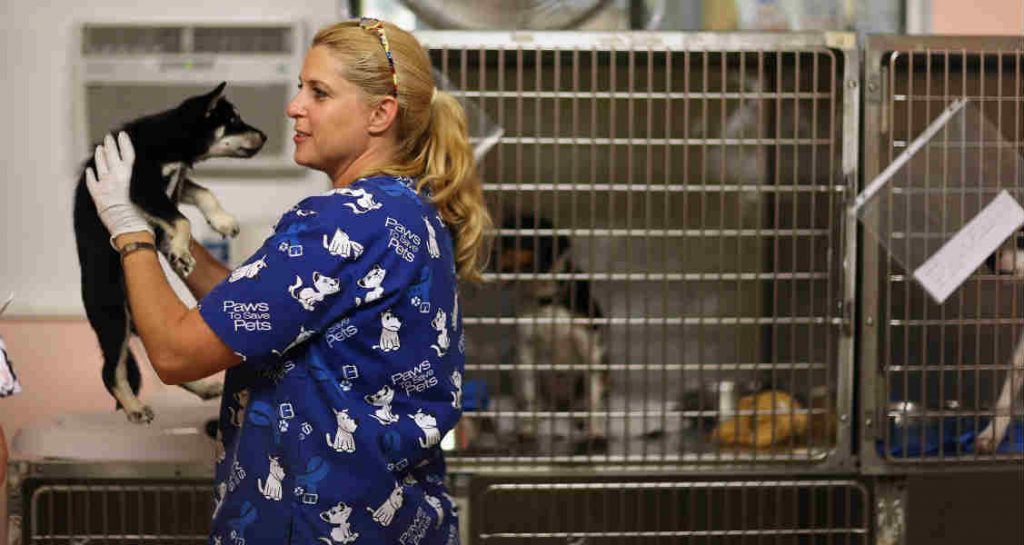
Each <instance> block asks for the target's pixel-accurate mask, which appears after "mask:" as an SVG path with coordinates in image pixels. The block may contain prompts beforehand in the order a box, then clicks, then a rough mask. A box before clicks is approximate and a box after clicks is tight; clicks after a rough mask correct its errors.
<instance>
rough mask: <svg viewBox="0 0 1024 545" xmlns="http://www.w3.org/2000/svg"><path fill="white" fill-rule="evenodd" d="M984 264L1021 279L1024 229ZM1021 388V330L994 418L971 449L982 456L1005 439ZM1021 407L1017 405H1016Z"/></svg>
mask: <svg viewBox="0 0 1024 545" xmlns="http://www.w3.org/2000/svg"><path fill="white" fill-rule="evenodd" d="M987 264H988V267H989V269H991V270H992V271H993V272H995V273H996V274H1010V275H1013V276H1014V277H1016V278H1018V279H1024V229H1022V230H1021V231H1020V232H1018V233H1017V234H1016V236H1014V243H1011V244H1007V245H1005V246H1004V247H1002V248H1000V249H999V250H998V251H996V253H994V254H992V255H991V256H990V257H989V258H988V260H987ZM1022 386H1024V331H1021V334H1020V338H1019V339H1017V344H1016V345H1015V347H1014V349H1013V357H1012V363H1011V366H1010V371H1009V372H1008V373H1007V374H1006V380H1005V381H1004V382H1003V389H1002V391H1001V392H1000V393H999V399H998V400H996V404H995V407H993V409H994V410H993V412H994V416H993V418H992V421H991V422H990V423H989V425H988V426H987V427H986V428H985V429H984V430H982V432H981V433H979V434H978V438H977V439H976V440H975V443H974V448H975V450H977V451H978V452H981V453H992V452H995V451H996V450H997V449H998V448H999V444H1000V443H1002V442H1003V439H1004V438H1005V437H1006V430H1007V429H1008V428H1009V427H1010V422H1011V421H1012V420H1013V415H1012V414H1011V411H1012V409H1013V400H1014V398H1015V397H1016V396H1017V395H1018V394H1019V393H1020V391H1021V387H1022ZM1017 406H1018V407H1020V405H1017Z"/></svg>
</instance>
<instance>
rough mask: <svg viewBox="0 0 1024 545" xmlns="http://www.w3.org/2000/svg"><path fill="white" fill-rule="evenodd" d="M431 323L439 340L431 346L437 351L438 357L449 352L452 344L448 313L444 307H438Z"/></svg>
mask: <svg viewBox="0 0 1024 545" xmlns="http://www.w3.org/2000/svg"><path fill="white" fill-rule="evenodd" d="M430 325H431V327H433V328H434V331H437V342H436V343H435V344H432V345H430V347H431V348H433V349H434V351H435V352H437V355H438V357H440V356H443V355H445V354H446V353H448V347H449V346H451V344H452V341H451V339H450V338H449V337H448V315H447V314H446V313H445V311H444V310H443V309H437V314H435V315H434V319H433V320H432V321H431V322H430Z"/></svg>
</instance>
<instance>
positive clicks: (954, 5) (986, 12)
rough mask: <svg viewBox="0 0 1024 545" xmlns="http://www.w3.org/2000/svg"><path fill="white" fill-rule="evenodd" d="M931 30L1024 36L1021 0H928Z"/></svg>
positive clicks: (942, 32)
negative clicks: (930, 9)
mask: <svg viewBox="0 0 1024 545" xmlns="http://www.w3.org/2000/svg"><path fill="white" fill-rule="evenodd" d="M931 4H932V17H931V24H932V28H931V33H932V34H976V35H991V34H1000V35H1018V36H1024V0H984V1H983V2H964V1H963V0H931Z"/></svg>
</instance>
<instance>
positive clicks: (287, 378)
mask: <svg viewBox="0 0 1024 545" xmlns="http://www.w3.org/2000/svg"><path fill="white" fill-rule="evenodd" d="M287 115H288V116H289V117H291V118H292V119H293V120H294V123H295V137H294V140H295V161H296V162H297V163H299V164H301V165H304V166H307V167H309V168H313V169H316V170H319V171H322V172H324V173H326V174H327V175H328V176H329V177H330V179H331V181H332V185H333V189H331V190H330V191H327V192H326V193H324V194H322V195H317V196H312V197H309V198H306V199H304V200H302V201H301V202H299V203H298V204H297V205H296V206H295V207H293V208H292V209H291V210H289V211H288V212H286V213H285V214H284V215H283V216H282V217H281V219H280V221H279V222H278V223H277V225H276V226H275V229H274V230H275V232H274V234H273V235H272V236H271V237H270V238H268V239H267V241H266V242H265V243H264V245H263V247H262V248H261V249H260V250H259V251H257V252H256V253H255V254H254V255H253V256H252V258H250V259H249V260H248V261H247V262H246V264H244V265H243V266H241V267H239V268H238V269H236V270H235V271H229V270H227V269H226V268H224V267H223V266H222V265H220V264H219V263H217V262H216V261H215V260H214V259H213V258H212V257H210V255H209V254H208V253H206V252H205V251H204V250H203V249H202V248H201V247H200V246H199V245H197V244H194V243H193V244H192V250H193V252H194V254H195V258H196V262H197V264H196V268H195V270H194V272H192V274H190V275H189V277H188V278H186V279H185V281H186V284H187V285H188V286H189V289H191V290H192V292H193V293H194V294H195V295H196V297H197V299H199V306H198V308H196V309H192V310H188V309H187V308H185V307H184V305H183V304H182V303H181V302H180V301H179V300H178V299H177V298H176V297H175V296H174V293H173V291H172V290H171V287H170V286H169V285H168V284H167V281H166V279H165V278H164V275H163V273H162V272H161V269H160V266H159V264H158V261H157V257H156V253H155V251H152V250H154V248H153V246H152V244H153V236H152V234H151V233H150V232H147V229H148V225H146V223H145V221H143V220H142V218H140V217H139V216H138V214H137V213H136V212H135V209H134V207H133V206H132V205H131V204H130V201H129V200H128V190H127V188H128V182H129V179H130V177H131V164H132V160H133V158H134V155H133V153H134V152H133V151H132V148H131V142H130V141H129V140H128V137H127V135H125V134H124V133H122V134H121V135H119V137H118V144H119V146H120V153H118V144H115V143H114V140H113V138H111V137H109V136H108V137H107V139H106V140H105V143H104V145H103V146H100V147H99V148H97V153H96V168H97V171H98V172H97V173H96V174H95V175H94V174H93V173H92V172H87V180H88V186H89V188H90V193H91V194H92V195H93V198H94V200H95V201H96V203H97V209H98V210H100V211H101V217H102V218H103V219H104V223H105V225H107V228H108V229H109V230H110V232H111V235H112V237H113V238H112V240H113V243H114V245H115V246H116V247H117V248H118V250H119V251H120V252H121V254H122V263H123V266H124V269H125V281H126V284H127V291H128V298H129V303H130V306H131V311H132V316H133V319H134V321H135V324H136V328H137V330H138V332H139V335H140V337H141V338H142V341H143V344H144V345H145V346H146V351H147V352H148V353H149V356H150V360H151V361H152V363H153V367H154V368H155V369H156V371H157V374H158V375H159V376H160V378H161V379H162V380H163V381H164V382H166V383H168V384H178V383H181V382H185V381H190V380H195V379H199V378H202V377H207V376H210V375H212V374H214V373H217V372H218V371H220V370H222V369H227V370H228V371H227V374H226V377H225V390H224V397H223V402H222V408H221V416H220V428H221V432H222V441H223V447H224V449H223V455H222V456H219V458H220V459H219V461H218V464H217V471H216V489H215V498H216V501H217V503H216V510H215V512H214V519H213V530H212V533H211V542H219V543H233V542H234V543H237V542H238V541H239V540H241V539H244V540H245V542H246V543H247V544H249V545H252V544H254V543H275V544H277V543H314V542H323V543H327V544H329V545H332V544H336V543H373V544H376V543H421V544H428V543H457V542H458V521H457V519H456V514H455V505H454V503H453V501H452V499H451V497H450V496H448V494H447V493H446V490H445V487H444V483H443V479H444V475H445V467H444V460H443V457H442V455H441V451H440V448H439V446H438V444H439V442H440V440H441V438H442V437H443V436H444V434H445V433H446V432H447V431H448V430H450V429H451V428H452V427H454V425H455V423H456V421H457V420H458V418H459V416H460V413H461V383H462V372H463V362H464V356H463V354H462V351H463V348H462V347H463V345H462V342H461V338H462V327H461V320H460V316H459V312H458V300H457V298H458V295H457V291H456V285H455V281H456V276H458V277H460V278H462V279H464V280H477V279H478V278H479V271H478V263H477V256H478V255H479V253H480V251H479V250H480V245H481V242H482V238H483V233H484V231H485V230H486V228H487V227H488V225H489V222H490V218H489V216H488V214H487V212H486V209H485V206H484V203H483V197H482V194H481V189H480V184H479V181H478V180H477V178H476V177H475V165H474V163H473V155H472V150H471V149H470V147H469V143H468V138H467V134H466V126H465V118H464V114H463V112H462V109H461V107H460V106H459V104H458V102H456V101H455V99H454V98H452V97H451V96H450V95H448V94H446V93H443V92H439V91H437V90H436V88H435V87H434V82H433V77H432V73H431V70H430V61H429V59H428V57H427V55H426V52H425V51H424V50H423V48H422V47H421V46H420V44H419V43H418V42H417V41H416V39H415V38H413V37H412V36H411V35H410V34H408V33H406V32H404V31H402V30H401V29H399V28H397V27H395V26H393V25H391V24H388V23H381V22H380V21H377V20H370V19H363V20H360V21H348V22H343V23H339V24H336V25H333V26H330V27H327V28H325V29H323V30H321V31H320V32H319V33H317V35H316V37H315V38H314V39H313V43H312V46H311V48H310V49H309V51H308V52H307V55H306V58H305V61H304V63H303V67H302V72H301V74H300V76H299V91H298V93H297V94H296V96H295V97H294V98H293V99H292V101H291V102H290V103H289V104H288V108H287ZM97 176H98V180H97ZM140 250H141V251H140Z"/></svg>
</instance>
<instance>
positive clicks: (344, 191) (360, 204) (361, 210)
mask: <svg viewBox="0 0 1024 545" xmlns="http://www.w3.org/2000/svg"><path fill="white" fill-rule="evenodd" d="M331 193H334V194H336V195H344V196H346V197H356V202H347V203H345V206H347V207H349V208H350V209H351V210H352V212H353V213H354V214H359V215H362V214H365V213H367V212H370V211H371V210H376V209H378V208H380V207H381V204H380V203H379V202H376V201H374V200H373V194H372V193H370V192H368V191H366V190H365V189H362V188H360V189H352V188H348V187H343V188H341V189H335V190H333V191H331Z"/></svg>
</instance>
